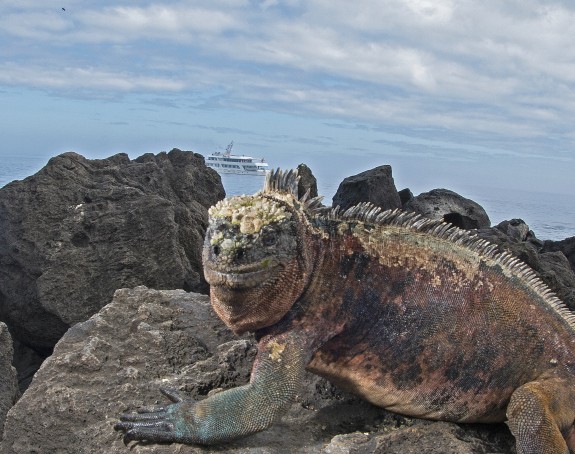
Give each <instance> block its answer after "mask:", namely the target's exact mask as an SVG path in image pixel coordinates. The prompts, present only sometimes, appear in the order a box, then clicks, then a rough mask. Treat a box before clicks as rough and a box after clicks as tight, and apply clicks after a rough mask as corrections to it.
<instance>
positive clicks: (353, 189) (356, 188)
mask: <svg viewBox="0 0 575 454" xmlns="http://www.w3.org/2000/svg"><path fill="white" fill-rule="evenodd" d="M361 202H371V203H372V204H374V205H375V206H378V207H381V208H382V209H384V210H388V209H393V208H401V200H400V198H399V194H398V193H397V189H396V188H395V182H394V181H393V176H392V171H391V166H380V167H376V168H375V169H371V170H368V171H366V172H362V173H360V174H357V175H354V176H351V177H347V178H346V179H345V180H343V182H342V183H341V184H340V185H339V188H338V189H337V192H336V194H335V196H334V197H333V206H334V207H336V206H339V207H340V208H341V209H342V210H346V209H347V208H349V207H352V206H354V205H357V204H358V203H361Z"/></svg>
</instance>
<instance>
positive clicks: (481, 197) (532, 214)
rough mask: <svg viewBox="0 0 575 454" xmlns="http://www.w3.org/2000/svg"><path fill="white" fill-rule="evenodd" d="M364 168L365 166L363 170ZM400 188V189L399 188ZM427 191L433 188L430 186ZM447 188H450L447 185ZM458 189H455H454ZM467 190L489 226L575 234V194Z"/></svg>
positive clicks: (233, 188)
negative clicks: (513, 222) (519, 222)
mask: <svg viewBox="0 0 575 454" xmlns="http://www.w3.org/2000/svg"><path fill="white" fill-rule="evenodd" d="M46 162H47V159H46V158H40V157H22V156H12V157H3V158H1V162H0V187H2V186H4V185H6V184H7V183H9V182H10V181H12V180H21V179H23V178H26V177H27V176H30V175H33V174H34V173H36V172H37V171H38V170H40V168H42V167H43V166H44V165H45V164H46ZM366 170H367V169H366ZM222 182H223V184H224V189H225V190H226V194H227V195H228V196H234V195H242V194H253V193H255V192H257V191H259V190H260V189H261V188H262V187H263V183H264V178H263V177H260V176H249V175H222ZM339 183H340V181H321V179H320V180H319V181H318V192H319V194H321V195H323V196H325V199H324V203H325V204H330V203H331V198H332V197H333V196H334V195H335V193H336V191H337V188H338V186H339ZM398 189H402V188H398ZM429 189H430V190H431V189H433V188H429ZM447 189H449V188H447ZM456 192H458V191H456ZM470 193H472V194H473V195H471V194H469V193H461V192H460V194H461V195H462V196H463V197H467V198H469V199H471V200H473V201H475V202H477V203H478V204H479V205H481V206H482V207H483V208H484V209H485V211H487V214H488V215H489V218H490V219H491V224H492V225H497V224H498V223H499V222H501V221H503V220H509V219H514V218H519V219H523V220H524V221H525V222H526V223H527V224H528V225H529V228H530V229H531V230H532V231H533V232H534V233H535V235H536V236H537V238H539V239H540V240H555V241H558V240H563V239H565V238H569V237H573V236H575V197H573V196H570V195H567V194H549V193H543V192H531V191H523V190H509V189H505V190H496V189H493V188H490V187H482V188H479V187H475V188H472V189H471V190H470Z"/></svg>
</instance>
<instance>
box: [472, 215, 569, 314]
mask: <svg viewBox="0 0 575 454" xmlns="http://www.w3.org/2000/svg"><path fill="white" fill-rule="evenodd" d="M477 234H478V235H479V236H480V237H481V238H483V239H484V240H487V241H489V242H490V243H493V244H496V245H498V246H499V250H500V251H506V252H509V253H510V254H511V255H514V256H515V257H517V258H519V259H521V260H522V261H523V262H525V263H526V264H527V265H529V266H530V267H531V268H532V269H533V270H534V271H535V273H536V274H537V275H538V276H539V277H540V278H541V280H543V282H545V283H546V284H547V285H548V286H549V288H550V289H551V290H553V291H554V292H555V293H556V295H557V296H558V297H559V298H560V299H561V300H562V301H563V302H564V303H565V304H566V305H567V307H569V308H570V309H571V310H575V272H573V269H572V268H571V266H570V263H569V261H568V260H567V257H565V254H564V253H563V252H561V251H549V249H547V248H546V247H544V246H543V244H544V243H543V242H542V241H540V240H538V239H537V238H536V237H535V235H534V234H533V232H532V231H531V230H529V226H528V225H527V224H525V222H523V221H522V220H520V219H512V220H510V221H503V222H501V223H500V224H498V225H497V226H496V227H493V228H489V229H480V230H478V231H477ZM549 243H551V242H549V241H546V242H545V246H547V245H548V244H549ZM547 251H549V252H547Z"/></svg>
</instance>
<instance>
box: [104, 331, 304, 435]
mask: <svg viewBox="0 0 575 454" xmlns="http://www.w3.org/2000/svg"><path fill="white" fill-rule="evenodd" d="M300 339H302V336H298V335H297V334H296V333H295V332H290V333H288V334H283V335H279V336H267V337H264V338H263V339H262V340H261V341H260V343H259V344H258V354H257V357H256V361H255V363H254V367H253V369H252V374H251V379H250V383H249V384H247V385H245V386H240V387H238V388H233V389H229V390H226V391H222V392H220V393H217V394H214V395H213V396H210V397H208V398H207V399H205V400H202V401H197V402H196V401H192V400H183V399H181V398H180V397H179V396H178V395H177V393H175V392H172V391H165V390H164V391H163V392H164V394H166V395H168V397H170V399H171V400H172V401H173V402H174V403H173V404H171V405H167V406H163V407H157V408H155V409H152V410H143V411H141V412H139V413H136V414H124V415H122V416H121V417H120V420H121V422H119V423H117V424H116V425H115V426H114V428H115V429H116V430H119V431H122V432H124V441H125V442H129V441H131V440H145V441H147V442H178V443H189V444H195V443H197V444H215V443H221V442H225V441H229V440H232V439H235V438H239V437H243V436H246V435H249V434H253V433H255V432H259V431H262V430H264V429H266V428H268V427H269V426H270V425H271V424H272V423H273V422H275V421H276V420H277V419H279V418H280V417H281V416H282V414H283V413H284V412H285V410H287V408H288V407H289V405H290V403H291V402H292V400H293V398H294V397H295V395H296V394H297V392H298V390H299V388H300V384H301V380H302V377H303V373H304V370H305V366H306V365H307V362H308V361H309V358H310V353H308V352H307V349H306V348H305V346H304V343H303V342H301V341H300Z"/></svg>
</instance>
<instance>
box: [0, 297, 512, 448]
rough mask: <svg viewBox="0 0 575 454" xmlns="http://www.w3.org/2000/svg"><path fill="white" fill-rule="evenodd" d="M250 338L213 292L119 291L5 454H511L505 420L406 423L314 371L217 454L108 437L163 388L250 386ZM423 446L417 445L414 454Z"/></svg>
mask: <svg viewBox="0 0 575 454" xmlns="http://www.w3.org/2000/svg"><path fill="white" fill-rule="evenodd" d="M255 353H256V348H255V341H254V340H253V339H252V338H250V337H247V336H244V337H242V338H237V337H235V336H233V335H232V334H231V333H230V332H229V331H228V329H227V328H226V327H225V326H224V325H223V323H222V322H221V321H220V320H219V319H218V318H217V317H216V316H215V314H214V313H213V311H212V309H211V306H210V304H209V299H208V297H206V296H203V295H198V294H192V293H186V292H184V291H182V290H169V291H167V290H165V291H156V290H149V289H147V288H145V287H138V288H135V289H122V290H118V291H117V292H116V293H115V295H114V299H113V301H112V303H110V304H109V305H107V306H106V307H104V308H103V309H102V310H101V311H100V312H99V313H98V314H96V315H94V316H93V317H92V318H90V319H89V320H87V321H86V322H83V323H80V324H78V325H75V326H74V327H72V328H71V329H70V330H69V331H68V332H67V333H66V335H65V336H64V337H63V338H62V340H61V341H60V342H59V343H58V344H57V345H56V347H55V349H54V354H53V355H52V356H51V357H50V358H49V359H48V360H46V361H45V363H44V365H43V366H42V368H41V369H40V370H39V371H38V372H37V374H36V376H35V377H34V380H33V382H32V384H31V386H30V388H28V390H27V391H26V393H25V394H24V395H23V396H22V398H21V399H20V400H19V401H18V402H17V403H16V405H15V406H14V407H13V408H12V410H11V411H10V413H9V414H8V417H7V419H6V425H5V431H4V440H3V441H2V442H1V443H0V452H2V453H3V454H15V453H19V454H24V453H25V454H29V453H31V452H37V453H58V454H78V453H90V454H91V453H94V452H105V453H109V454H114V453H126V452H133V453H159V454H162V453H207V452H231V453H240V454H242V453H253V454H256V453H258V454H261V453H287V452H294V453H322V452H324V453H352V452H355V453H359V452H361V453H364V452H386V453H388V452H391V453H400V452H401V453H409V452H413V453H415V452H418V453H419V452H436V453H440V452H441V453H456V452H457V453H472V452H489V453H511V452H512V450H511V446H512V444H513V440H512V437H511V435H510V434H509V431H508V430H507V429H506V427H505V426H504V425H503V424H499V425H461V426H460V425H457V424H450V423H445V422H431V421H422V420H417V419H410V418H405V417H402V416H398V415H395V414H393V413H390V412H387V411H385V410H383V409H380V408H377V407H374V406H373V405H370V404H369V403H367V402H365V401H363V400H361V399H359V398H357V397H354V396H351V395H349V394H346V393H344V392H342V391H339V390H338V389H336V388H335V387H333V386H332V385H331V384H329V383H328V382H327V381H326V380H324V379H321V378H319V377H317V376H314V375H311V374H307V375H306V377H305V379H304V383H303V386H302V391H301V393H299V397H298V398H297V400H296V401H295V402H294V403H293V404H292V406H291V407H290V409H289V410H288V413H287V414H286V415H285V416H284V418H283V419H282V420H281V421H280V422H278V423H276V424H275V425H274V426H272V427H271V428H270V429H268V430H266V431H264V432H261V433H259V434H255V435H253V436H249V437H246V438H244V439H241V440H238V441H234V442H231V443H227V444H224V445H220V446H213V447H197V446H184V445H180V444H171V445H166V444H164V445H156V444H152V445H145V444H137V443H136V444H134V443H132V444H131V445H130V448H127V447H126V446H124V444H123V442H122V437H121V434H120V433H117V432H115V431H114V430H113V425H114V423H115V422H117V418H118V415H119V414H120V413H123V412H126V411H131V410H134V409H135V408H138V407H142V406H149V405H155V404H158V403H165V402H166V398H164V397H163V396H162V395H161V394H160V393H159V391H158V388H159V387H160V386H164V387H165V386H167V387H172V388H175V389H178V390H180V391H181V392H182V393H183V394H184V395H187V396H190V397H193V398H198V399H201V398H203V397H204V396H206V395H207V394H208V393H209V392H210V391H212V390H217V389H220V388H224V389H227V388H231V387H235V386H240V385H242V384H245V383H247V381H248V379H249V374H250V369H251V365H252V362H253V359H254V356H255ZM416 449H417V450H416Z"/></svg>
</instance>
